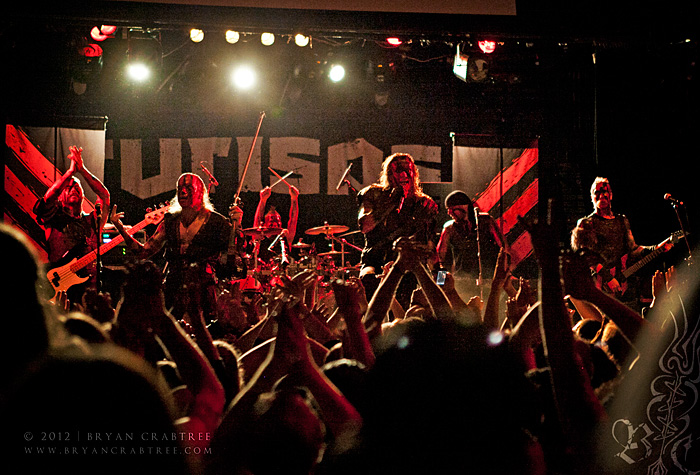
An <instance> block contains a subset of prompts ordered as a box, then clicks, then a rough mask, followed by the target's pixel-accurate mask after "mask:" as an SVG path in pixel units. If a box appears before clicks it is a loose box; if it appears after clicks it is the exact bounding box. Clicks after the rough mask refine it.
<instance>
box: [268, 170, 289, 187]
mask: <svg viewBox="0 0 700 475" xmlns="http://www.w3.org/2000/svg"><path fill="white" fill-rule="evenodd" d="M292 173H294V170H292V171H291V172H289V173H287V174H286V175H284V176H283V177H280V179H279V180H277V181H276V182H274V183H273V184H272V185H270V189H272V188H274V187H275V186H277V185H279V184H280V183H282V182H283V181H284V179H285V178H289V176H290V175H291V174H292ZM275 175H277V173H275ZM277 176H279V175H277ZM285 183H287V182H286V181H285ZM287 185H289V183H287Z"/></svg>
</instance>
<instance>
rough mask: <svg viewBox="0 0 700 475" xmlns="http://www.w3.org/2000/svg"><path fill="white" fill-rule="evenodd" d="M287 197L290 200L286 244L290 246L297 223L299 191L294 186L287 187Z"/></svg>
mask: <svg viewBox="0 0 700 475" xmlns="http://www.w3.org/2000/svg"><path fill="white" fill-rule="evenodd" d="M289 196H290V198H291V200H292V203H291V205H290V206H289V221H288V222H287V242H288V243H289V244H290V245H291V244H292V243H293V242H294V236H295V235H296V233H297V221H298V220H299V190H297V189H296V187H294V186H290V187H289Z"/></svg>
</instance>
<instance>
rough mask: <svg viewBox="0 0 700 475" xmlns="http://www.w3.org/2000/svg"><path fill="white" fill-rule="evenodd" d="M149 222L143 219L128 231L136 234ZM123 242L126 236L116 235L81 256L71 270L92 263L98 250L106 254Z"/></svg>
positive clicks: (76, 269)
mask: <svg viewBox="0 0 700 475" xmlns="http://www.w3.org/2000/svg"><path fill="white" fill-rule="evenodd" d="M149 223H150V221H149V220H143V221H141V222H140V223H138V224H135V225H134V226H132V227H131V229H129V230H128V231H127V233H128V234H129V235H130V236H133V235H134V234H136V233H137V232H139V231H141V230H142V229H143V228H145V227H146V226H148V224H149ZM123 242H124V236H122V235H121V234H120V235H119V236H117V237H115V238H114V239H112V240H111V241H109V242H108V243H105V244H102V245H101V246H100V247H99V248H98V249H95V250H93V251H90V252H89V253H87V254H85V255H84V256H83V257H81V258H80V259H78V260H77V261H75V263H74V264H73V265H72V266H71V271H73V272H77V271H79V270H80V269H82V268H83V267H85V266H86V265H88V264H90V263H91V262H92V261H94V260H96V259H97V252H98V251H99V253H100V254H106V253H107V252H109V251H111V250H112V249H114V248H115V247H117V246H118V245H119V244H121V243H123Z"/></svg>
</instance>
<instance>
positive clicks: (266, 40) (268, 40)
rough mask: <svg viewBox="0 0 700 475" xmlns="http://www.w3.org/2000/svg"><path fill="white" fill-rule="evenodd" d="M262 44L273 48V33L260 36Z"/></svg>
mask: <svg viewBox="0 0 700 475" xmlns="http://www.w3.org/2000/svg"><path fill="white" fill-rule="evenodd" d="M260 42H261V43H262V44H264V45H265V46H271V45H272V44H274V42H275V35H274V34H272V33H263V34H262V35H260Z"/></svg>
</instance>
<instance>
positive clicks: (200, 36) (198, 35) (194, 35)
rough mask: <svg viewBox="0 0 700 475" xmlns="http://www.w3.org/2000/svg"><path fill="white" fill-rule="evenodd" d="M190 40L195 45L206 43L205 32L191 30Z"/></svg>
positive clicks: (195, 29) (196, 29)
mask: <svg viewBox="0 0 700 475" xmlns="http://www.w3.org/2000/svg"><path fill="white" fill-rule="evenodd" d="M190 39H191V40H192V42H193V43H201V42H202V41H204V31H203V30H200V29H198V28H192V29H191V30H190Z"/></svg>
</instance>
